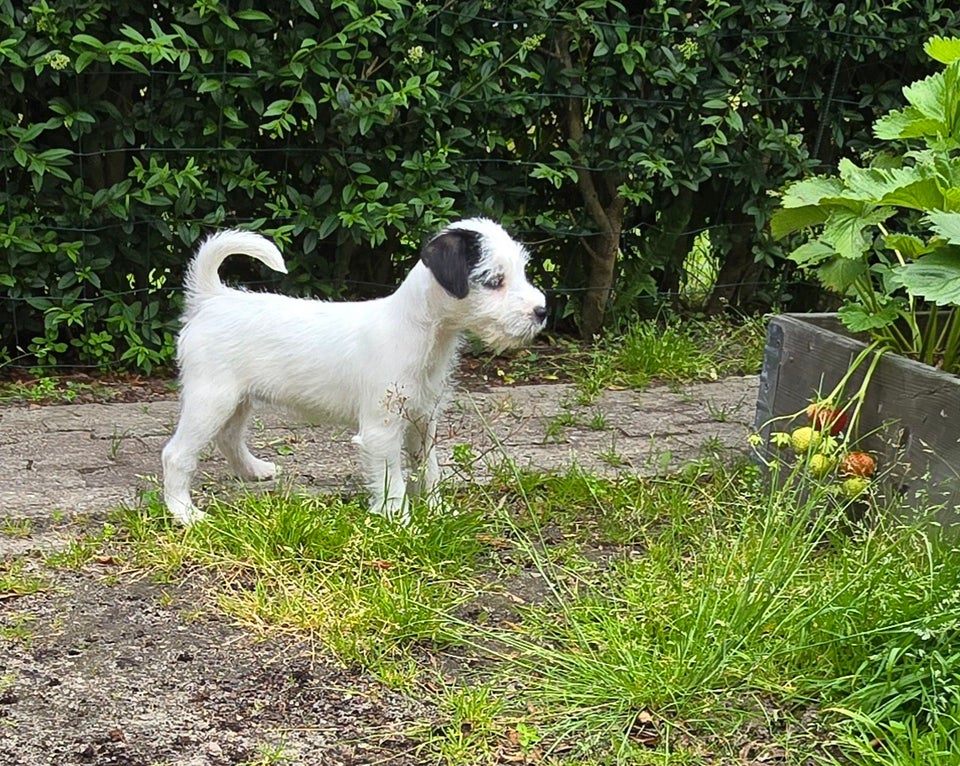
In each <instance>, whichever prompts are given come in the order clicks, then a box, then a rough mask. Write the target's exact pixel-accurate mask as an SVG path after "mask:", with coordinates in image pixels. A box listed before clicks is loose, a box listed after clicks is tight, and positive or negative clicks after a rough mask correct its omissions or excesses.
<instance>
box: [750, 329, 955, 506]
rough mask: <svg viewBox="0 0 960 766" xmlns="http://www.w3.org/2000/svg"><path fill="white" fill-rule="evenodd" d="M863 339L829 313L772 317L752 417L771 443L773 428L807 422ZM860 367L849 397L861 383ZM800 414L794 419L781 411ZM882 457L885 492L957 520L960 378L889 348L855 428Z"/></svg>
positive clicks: (863, 443) (861, 440)
mask: <svg viewBox="0 0 960 766" xmlns="http://www.w3.org/2000/svg"><path fill="white" fill-rule="evenodd" d="M865 348H866V344H865V343H863V342H862V341H860V340H858V339H855V338H851V337H849V336H848V335H846V334H843V329H842V326H841V325H840V323H839V322H838V321H837V319H836V316H835V315H832V314H803V315H791V314H784V315H781V316H776V317H773V318H772V319H771V320H770V323H769V327H768V332H767V344H766V348H765V351H764V365H763V372H762V373H761V379H760V391H759V394H758V398H757V412H756V420H755V424H756V427H757V429H758V431H759V432H760V434H761V436H762V437H763V442H764V445H767V449H768V451H769V452H770V454H772V450H770V448H769V436H770V433H771V431H774V430H783V431H785V430H790V429H791V428H792V427H796V426H798V425H805V424H806V418H805V416H803V410H804V409H805V408H806V406H807V405H808V404H809V403H810V402H811V401H812V400H815V399H817V398H818V397H820V396H824V395H826V394H828V393H829V392H830V391H832V390H833V388H834V387H835V386H836V385H837V384H838V383H839V382H840V381H841V379H842V378H843V376H844V375H845V374H846V372H847V370H848V369H849V368H850V366H851V364H852V363H853V362H854V360H855V359H856V358H857V356H858V355H859V354H860V353H861V352H862V351H863V350H864V349H865ZM867 368H868V364H866V363H864V364H862V365H861V366H860V368H859V369H858V371H857V372H856V374H854V375H853V376H852V378H851V380H850V381H849V383H848V385H847V386H846V387H845V396H846V397H849V396H851V395H853V394H854V393H855V392H856V391H857V390H858V389H859V388H860V386H861V383H862V381H863V378H864V374H865V372H866V370H867ZM791 414H796V415H798V417H797V419H796V421H794V422H792V423H791V422H790V421H789V420H779V421H776V422H774V423H773V424H772V425H771V421H773V420H774V419H776V418H783V417H784V416H788V415H791ZM853 437H854V438H855V439H856V440H857V444H858V446H859V447H861V448H863V449H865V450H867V451H869V452H872V453H874V454H875V455H877V457H878V464H879V466H880V470H881V474H882V480H883V482H884V486H885V489H886V491H887V492H891V493H898V494H899V495H901V496H902V497H903V498H904V500H906V501H907V504H908V505H911V506H916V507H921V506H926V505H929V504H943V505H944V510H943V512H942V513H941V514H940V516H941V520H943V521H957V520H958V519H960V378H958V377H956V376H954V375H949V374H947V373H944V372H942V371H940V370H936V369H934V368H932V367H929V366H927V365H924V364H920V363H918V362H914V361H912V360H910V359H906V358H904V357H900V356H897V355H895V354H884V355H883V356H882V358H881V359H880V361H879V363H878V364H877V367H876V369H875V370H874V372H873V375H872V376H871V379H870V382H869V384H868V387H867V390H866V396H865V400H864V405H863V408H862V409H861V413H860V419H859V423H858V424H857V430H856V431H855V432H854V433H853Z"/></svg>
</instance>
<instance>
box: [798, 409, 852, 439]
mask: <svg viewBox="0 0 960 766" xmlns="http://www.w3.org/2000/svg"><path fill="white" fill-rule="evenodd" d="M807 417H808V418H810V423H811V425H812V426H813V427H814V428H816V429H817V430H818V431H829V432H830V435H831V436H836V435H837V434H839V433H840V432H841V431H842V430H843V429H844V428H846V427H847V423H849V422H850V418H849V417H847V413H846V412H844V411H843V410H838V409H837V408H836V407H834V406H833V405H831V404H830V403H829V402H814V403H813V404H811V405H810V406H809V407H807Z"/></svg>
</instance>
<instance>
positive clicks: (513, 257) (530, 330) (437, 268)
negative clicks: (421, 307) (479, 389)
mask: <svg viewBox="0 0 960 766" xmlns="http://www.w3.org/2000/svg"><path fill="white" fill-rule="evenodd" d="M529 259H530V255H529V253H528V252H527V250H526V248H525V247H524V246H523V245H521V244H520V243H519V242H516V241H515V240H513V239H511V238H510V235H509V234H507V232H506V231H505V230H504V229H503V227H502V226H500V225H499V224H496V223H494V222H493V221H490V220H487V219H486V218H470V219H467V220H465V221H459V222H457V223H454V224H451V225H450V226H448V227H447V228H445V229H444V230H443V231H441V232H440V233H439V234H437V235H436V236H434V237H433V238H432V239H431V240H430V241H429V242H428V243H427V244H426V246H425V247H424V248H423V252H422V253H421V254H420V260H422V261H423V264H424V265H425V266H426V267H427V268H428V269H429V270H430V272H431V273H432V274H433V277H434V279H435V280H436V281H437V283H438V284H439V285H440V286H441V287H442V288H443V289H444V290H445V291H446V293H447V294H448V295H449V296H452V297H453V298H455V299H456V303H455V305H454V310H455V311H456V312H457V313H458V315H459V316H460V317H461V318H462V325H463V327H464V329H467V330H470V331H471V332H473V333H475V334H476V335H477V336H478V337H479V338H480V339H481V340H482V341H484V342H485V343H487V344H488V345H489V346H491V347H492V348H494V349H495V350H502V349H504V348H509V347H511V346H517V345H520V344H522V343H525V342H527V341H529V340H531V339H532V338H533V336H534V335H536V334H537V333H538V332H539V331H540V330H542V329H543V327H544V325H545V324H546V320H547V305H546V299H545V298H544V296H543V293H542V292H540V291H539V290H538V289H537V288H535V287H534V286H533V285H531V284H530V282H528V281H527V277H526V274H525V271H524V269H525V267H526V265H527V261H528V260H529Z"/></svg>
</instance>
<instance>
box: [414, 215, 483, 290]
mask: <svg viewBox="0 0 960 766" xmlns="http://www.w3.org/2000/svg"><path fill="white" fill-rule="evenodd" d="M480 236H481V235H480V234H478V233H477V232H475V231H470V230H469V229H448V230H446V231H443V232H441V233H440V234H438V235H437V236H435V237H434V238H433V239H431V240H430V241H429V242H428V243H427V244H426V247H424V248H423V252H422V253H420V260H421V261H423V263H424V265H425V266H426V267H427V268H428V269H430V271H431V272H432V273H433V277H434V279H436V280H437V282H439V283H440V285H441V286H442V287H443V289H444V290H446V291H447V292H448V293H450V295H452V296H453V297H454V298H466V297H467V293H468V292H469V290H470V272H472V271H473V270H474V268H475V267H476V265H477V263H479V261H480Z"/></svg>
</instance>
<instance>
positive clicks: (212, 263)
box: [186, 229, 287, 295]
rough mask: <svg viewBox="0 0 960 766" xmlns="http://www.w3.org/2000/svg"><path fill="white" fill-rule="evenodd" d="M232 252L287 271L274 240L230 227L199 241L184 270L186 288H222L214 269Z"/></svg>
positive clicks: (203, 291)
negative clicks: (188, 265) (200, 242)
mask: <svg viewBox="0 0 960 766" xmlns="http://www.w3.org/2000/svg"><path fill="white" fill-rule="evenodd" d="M234 254H242V255H247V256H249V257H251V258H256V259H257V260H258V261H260V262H261V263H262V264H264V265H265V266H269V267H270V268H271V269H273V270H274V271H279V272H281V273H282V274H286V273H287V267H286V266H285V265H284V263H283V256H282V255H280V251H279V250H277V246H276V245H274V244H273V242H271V241H270V240H269V239H267V238H266V237H264V236H262V235H261V234H257V233H256V232H252V231H240V230H239V229H230V230H228V231H221V232H219V233H217V234H214V235H212V236H210V237H208V238H207V239H206V240H204V242H203V244H202V245H200V249H199V250H197V255H196V256H195V257H194V259H193V262H192V263H191V264H190V268H189V269H188V270H187V278H186V288H187V292H188V293H192V294H200V295H203V294H210V293H218V292H221V291H223V290H225V289H226V287H224V284H223V282H221V281H220V276H219V274H218V273H217V271H218V270H219V268H220V264H221V263H223V261H224V259H226V257H227V256H228V255H234Z"/></svg>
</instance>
